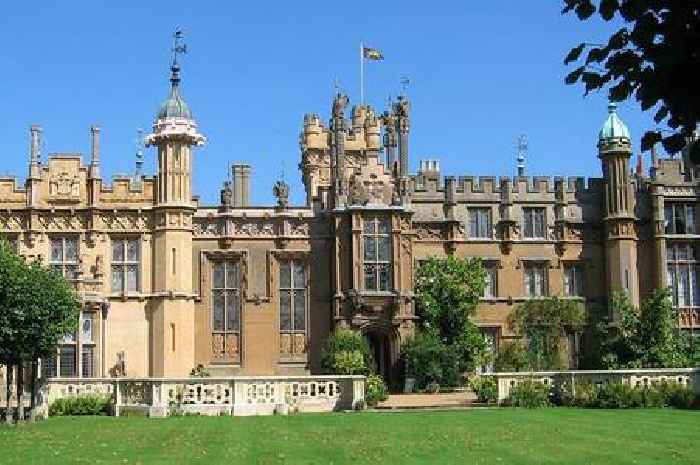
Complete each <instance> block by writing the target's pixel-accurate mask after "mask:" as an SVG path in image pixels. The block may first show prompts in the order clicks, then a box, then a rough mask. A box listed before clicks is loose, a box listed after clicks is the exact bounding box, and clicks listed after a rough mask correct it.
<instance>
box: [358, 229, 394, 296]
mask: <svg viewBox="0 0 700 465" xmlns="http://www.w3.org/2000/svg"><path fill="white" fill-rule="evenodd" d="M363 245H364V251H363V256H364V278H365V290H368V291H389V290H390V289H391V272H392V270H391V223H390V221H389V219H388V218H378V217H374V218H365V222H364V230H363Z"/></svg>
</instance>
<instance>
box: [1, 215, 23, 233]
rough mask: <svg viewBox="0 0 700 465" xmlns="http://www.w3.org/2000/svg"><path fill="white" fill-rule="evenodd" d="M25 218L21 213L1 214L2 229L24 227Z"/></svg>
mask: <svg viewBox="0 0 700 465" xmlns="http://www.w3.org/2000/svg"><path fill="white" fill-rule="evenodd" d="M23 224H24V218H23V217H22V216H21V215H17V214H12V213H5V214H0V230H1V231H16V230H19V229H22V228H23Z"/></svg>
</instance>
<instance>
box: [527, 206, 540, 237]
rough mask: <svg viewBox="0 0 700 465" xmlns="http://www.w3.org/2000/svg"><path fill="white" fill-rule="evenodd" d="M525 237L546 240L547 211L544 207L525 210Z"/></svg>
mask: <svg viewBox="0 0 700 465" xmlns="http://www.w3.org/2000/svg"><path fill="white" fill-rule="evenodd" d="M523 219H524V224H523V226H524V227H523V237H525V238H526V239H544V238H545V209H544V208H542V207H527V208H523Z"/></svg>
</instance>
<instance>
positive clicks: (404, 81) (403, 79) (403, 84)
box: [399, 76, 411, 97]
mask: <svg viewBox="0 0 700 465" xmlns="http://www.w3.org/2000/svg"><path fill="white" fill-rule="evenodd" d="M399 82H401V95H402V96H403V97H405V96H406V91H408V85H409V84H410V83H411V80H410V79H409V78H408V76H401V80H400V81H399Z"/></svg>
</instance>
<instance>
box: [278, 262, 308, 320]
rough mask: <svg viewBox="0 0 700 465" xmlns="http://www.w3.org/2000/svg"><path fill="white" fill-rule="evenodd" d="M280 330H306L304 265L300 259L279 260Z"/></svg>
mask: <svg viewBox="0 0 700 465" xmlns="http://www.w3.org/2000/svg"><path fill="white" fill-rule="evenodd" d="M279 290H280V331H282V332H304V331H306V297H307V296H306V293H307V291H306V267H305V265H304V263H303V262H302V261H300V260H282V261H281V262H280V289H279Z"/></svg>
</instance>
